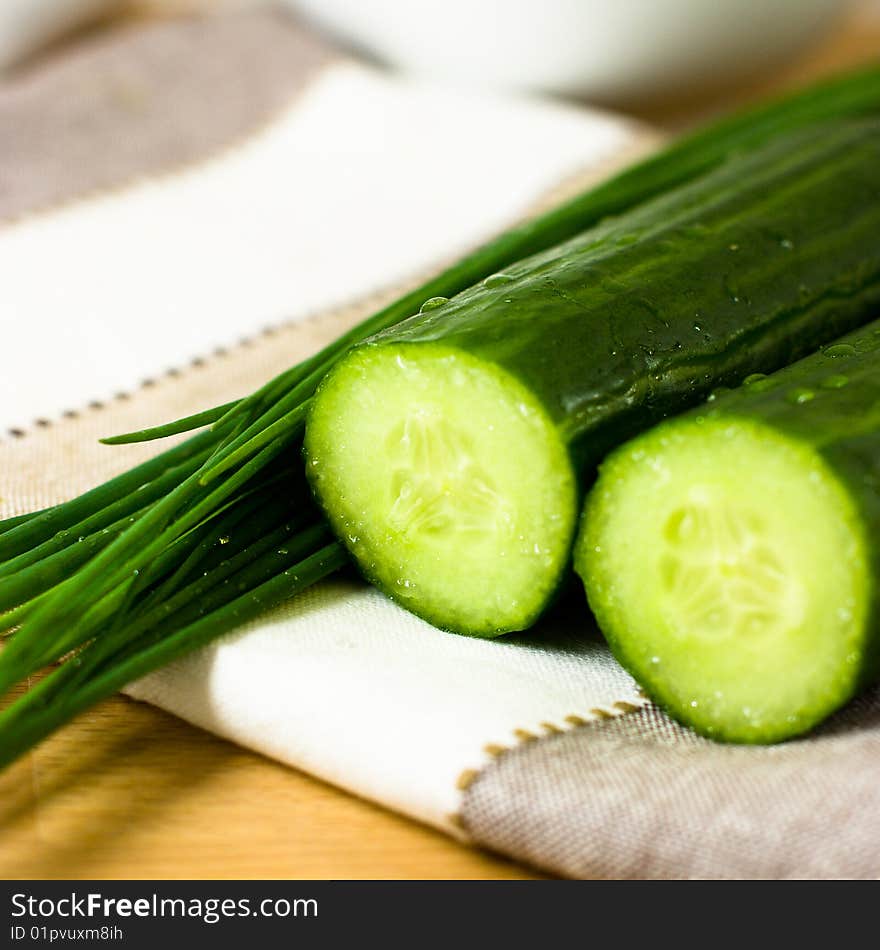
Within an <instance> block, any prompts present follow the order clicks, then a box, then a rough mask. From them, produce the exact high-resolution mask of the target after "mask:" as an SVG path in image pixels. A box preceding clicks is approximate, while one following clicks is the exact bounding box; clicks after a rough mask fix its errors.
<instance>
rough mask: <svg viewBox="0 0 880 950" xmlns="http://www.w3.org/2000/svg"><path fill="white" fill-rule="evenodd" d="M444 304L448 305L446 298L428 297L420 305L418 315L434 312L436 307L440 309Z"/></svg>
mask: <svg viewBox="0 0 880 950" xmlns="http://www.w3.org/2000/svg"><path fill="white" fill-rule="evenodd" d="M445 303H449V298H448V297H430V298H429V299H428V300H426V301H425V302H424V303H423V304H422V307H421V310H419V313H427V312H428V311H429V310H436V309H437V308H438V307H442V306H443V304H445Z"/></svg>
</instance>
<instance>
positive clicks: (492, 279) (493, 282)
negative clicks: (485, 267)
mask: <svg viewBox="0 0 880 950" xmlns="http://www.w3.org/2000/svg"><path fill="white" fill-rule="evenodd" d="M514 280H516V278H515V277H511V276H510V274H490V275H489V276H488V277H487V278H486V279H485V280H484V281H483V286H485V287H501V286H503V285H504V284H511V283H513V281H514Z"/></svg>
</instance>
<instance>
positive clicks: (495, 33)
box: [0, 0, 880, 118]
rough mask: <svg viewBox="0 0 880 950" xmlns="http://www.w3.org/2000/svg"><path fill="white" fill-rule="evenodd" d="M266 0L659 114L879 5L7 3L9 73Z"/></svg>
mask: <svg viewBox="0 0 880 950" xmlns="http://www.w3.org/2000/svg"><path fill="white" fill-rule="evenodd" d="M269 3H275V5H279V4H280V5H283V6H287V7H290V8H294V9H295V10H297V11H298V12H299V13H300V14H301V15H302V16H303V17H305V18H306V19H308V20H309V21H311V22H312V23H313V24H314V25H315V26H317V27H319V28H320V29H321V30H322V31H324V32H325V33H326V34H327V35H328V36H330V37H332V38H333V39H334V40H335V41H336V43H337V44H338V45H341V46H343V47H348V48H349V49H351V50H353V51H356V52H357V53H358V54H359V55H361V56H362V57H367V58H373V59H375V60H376V61H379V62H382V63H385V64H388V65H391V66H394V67H398V68H400V69H401V70H404V71H407V72H411V73H416V74H419V75H425V76H430V77H432V78H438V79H441V80H443V81H445V82H450V83H454V84H458V85H469V86H473V87H479V88H492V89H515V90H520V91H523V90H524V91H530V92H541V93H552V94H556V95H562V96H566V97H570V98H576V99H585V100H589V101H593V102H598V103H602V104H610V105H614V106H617V107H622V108H626V109H628V110H629V111H632V112H636V113H643V114H646V115H649V116H652V117H653V116H655V115H661V116H663V117H664V118H667V117H675V116H676V115H677V114H681V115H689V116H693V115H694V112H695V109H698V108H699V107H701V106H706V105H707V104H711V103H713V102H715V101H725V102H726V101H730V100H731V99H737V98H745V97H747V96H748V95H749V92H750V90H751V89H752V88H754V86H755V84H756V83H762V82H766V80H767V79H768V78H772V79H773V80H781V81H784V80H786V79H788V78H790V77H792V76H793V77H795V78H797V69H798V66H799V64H800V65H802V64H804V63H805V62H807V63H808V64H809V69H810V70H813V71H821V72H824V71H828V69H831V68H833V67H834V66H835V64H836V63H837V62H838V61H839V63H840V64H841V65H850V64H852V63H853V62H854V61H857V60H860V59H864V58H867V57H869V56H870V55H872V54H875V53H877V52H878V47H880V0H714V2H711V3H710V2H706V0H614V2H610V0H418V2H415V3H413V2H409V0H4V2H3V3H2V4H0V69H2V68H5V69H7V70H9V69H14V68H16V67H17V66H18V67H20V66H21V65H22V63H26V62H27V61H28V60H30V59H32V58H33V57H34V56H38V55H40V53H41V52H42V53H45V50H46V49H47V48H49V49H51V48H52V45H53V44H58V43H61V42H70V41H71V40H72V39H75V38H76V37H77V36H78V35H81V31H83V30H91V31H93V30H96V29H101V28H105V27H106V26H107V25H108V24H114V23H117V22H119V21H120V20H122V21H126V20H129V21H130V20H138V19H141V20H143V19H151V18H153V19H154V18H161V17H170V16H176V15H180V14H183V13H193V12H199V13H204V12H207V11H218V10H229V9H241V8H248V7H256V6H259V5H267V4H269Z"/></svg>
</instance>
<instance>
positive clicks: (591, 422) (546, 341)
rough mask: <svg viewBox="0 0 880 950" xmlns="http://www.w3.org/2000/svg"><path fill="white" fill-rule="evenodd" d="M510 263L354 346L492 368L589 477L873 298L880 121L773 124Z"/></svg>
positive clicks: (796, 353)
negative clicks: (731, 153) (760, 138)
mask: <svg viewBox="0 0 880 950" xmlns="http://www.w3.org/2000/svg"><path fill="white" fill-rule="evenodd" d="M505 274H506V275H507V276H508V277H509V278H510V280H509V281H507V282H499V281H498V280H490V281H488V282H486V283H483V284H479V285H477V286H475V287H472V288H470V289H468V290H466V291H464V292H463V293H460V294H459V295H458V296H457V297H454V298H453V299H451V300H450V301H448V302H447V303H446V304H444V305H442V306H440V307H436V308H434V309H431V310H429V311H427V312H425V313H421V314H418V315H416V316H414V317H412V318H410V319H409V320H406V321H404V322H403V323H401V324H399V325H398V326H396V327H394V328H392V329H390V330H387V331H385V332H383V333H381V334H378V335H376V336H374V337H372V338H370V339H369V340H367V341H366V342H365V343H363V344H361V345H362V346H388V345H393V344H398V343H420V342H423V343H443V344H444V345H446V346H450V347H453V348H458V349H461V350H463V351H466V352H468V353H471V354H473V355H475V356H477V357H480V358H483V359H485V360H487V361H490V362H492V363H495V364H497V365H499V366H501V367H503V368H504V369H505V370H507V371H508V372H510V373H511V374H512V375H514V376H515V377H517V378H518V379H520V380H521V381H522V382H523V383H524V384H525V385H526V386H527V387H528V388H529V389H530V390H531V391H532V392H534V393H535V395H536V396H537V397H538V399H539V400H540V401H541V402H542V403H543V405H544V406H545V408H546V410H547V412H548V414H549V415H550V417H551V419H552V420H553V421H554V423H555V424H556V425H557V426H558V428H559V430H560V432H561V433H562V435H563V437H564V439H565V441H566V443H567V444H568V446H569V447H570V451H571V454H572V459H573V462H574V465H575V467H576V469H577V471H578V472H579V473H581V475H582V476H583V477H584V479H585V480H586V479H589V478H590V477H591V475H592V473H593V470H594V468H595V465H596V464H597V463H598V461H599V460H600V459H601V458H602V457H603V456H604V455H605V454H606V453H607V452H608V451H609V450H610V449H611V448H613V447H614V446H616V445H618V444H620V443H621V442H623V441H625V440H626V439H628V438H629V437H631V436H632V435H634V434H636V433H637V432H639V431H641V430H642V429H644V428H646V427H648V426H649V425H651V424H652V423H654V422H655V421H657V420H659V419H661V418H663V417H664V416H666V415H669V414H671V413H676V412H681V411H683V410H685V409H687V408H689V407H691V406H693V405H696V404H697V403H699V402H700V401H702V399H704V398H705V397H706V396H707V395H708V393H709V392H710V391H711V390H712V389H714V388H716V387H718V386H733V385H736V384H738V383H739V382H741V381H742V379H743V378H744V377H745V376H747V375H749V374H752V373H757V372H761V373H768V372H772V371H773V370H775V369H778V368H779V367H780V366H783V365H786V364H788V363H791V362H793V361H794V360H796V359H798V358H799V357H801V356H803V355H804V354H805V353H808V352H811V351H813V350H815V349H816V348H817V347H818V346H820V345H822V344H823V343H826V342H828V341H829V340H833V339H834V338H835V337H838V336H840V335H841V334H843V333H845V332H847V331H849V330H851V329H853V328H854V327H857V326H860V325H862V324H864V323H865V322H866V321H868V320H869V319H870V318H871V317H872V316H873V315H875V314H876V313H877V312H880V122H878V121H876V120H865V121H853V122H844V123H835V124H833V125H829V126H826V127H823V128H822V129H821V131H818V130H811V131H810V132H808V133H806V134H804V133H798V134H793V135H790V136H782V137H779V138H778V139H776V140H774V142H772V143H771V144H770V145H767V146H764V147H763V148H761V149H758V150H755V151H753V152H751V153H750V154H749V155H748V156H742V157H737V158H734V159H731V160H729V161H728V162H726V163H725V164H724V165H723V166H721V167H720V168H718V169H717V170H715V171H714V172H712V173H711V174H709V175H707V176H705V177H704V178H702V179H699V180H698V181H696V182H693V183H691V184H689V185H686V186H684V187H682V188H680V189H677V190H675V191H673V192H671V193H670V194H668V195H665V196H663V197H661V198H658V199H654V200H653V201H651V202H648V203H646V204H645V205H642V206H640V207H638V208H636V209H634V210H632V211H630V212H628V213H627V214H624V215H621V216H620V217H618V218H615V219H612V220H610V221H608V222H606V223H605V224H603V225H600V226H599V227H597V228H595V229H592V230H591V231H588V232H586V233H585V234H583V235H580V236H578V237H577V238H574V239H573V240H571V241H569V242H566V243H564V244H562V245H559V246H558V247H556V248H553V249H551V250H549V251H545V252H543V253H541V254H539V255H535V256H533V257H531V258H528V259H526V260H524V261H521V262H519V263H517V264H515V265H513V266H511V267H509V268H507V269H506V271H505Z"/></svg>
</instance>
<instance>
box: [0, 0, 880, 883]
mask: <svg viewBox="0 0 880 950" xmlns="http://www.w3.org/2000/svg"><path fill="white" fill-rule="evenodd" d="M163 2H165V3H171V2H173V0H163ZM160 6H161V5H160ZM872 56H873V57H880V15H877V16H874V17H867V16H866V15H864V14H863V13H860V12H859V11H856V13H854V14H853V17H852V18H851V19H850V20H849V22H848V23H847V24H846V25H845V26H844V27H843V28H842V29H841V31H840V32H839V33H838V34H837V35H836V36H834V37H832V38H831V39H829V40H828V41H827V42H826V43H825V44H824V45H823V46H822V47H821V48H820V49H818V50H817V51H816V52H815V54H814V55H813V56H812V57H808V58H807V59H806V60H805V61H803V62H801V63H799V64H797V65H796V66H794V67H792V68H791V69H789V70H787V71H786V72H785V73H784V74H781V75H778V76H775V77H772V78H771V79H770V80H767V81H765V82H764V83H763V84H760V85H758V86H755V87H753V88H750V89H748V90H740V91H738V92H737V94H736V95H735V96H732V97H729V99H728V101H727V103H726V104H727V105H729V104H730V102H731V101H733V100H734V99H735V100H736V102H737V103H740V102H743V101H748V100H749V99H753V98H756V97H758V96H759V95H762V94H766V93H767V92H768V91H770V90H775V89H777V88H779V87H781V86H791V85H796V84H800V83H803V82H806V81H808V80H810V79H813V78H815V77H816V76H819V75H822V74H825V73H828V72H830V71H833V70H835V69H840V68H843V67H845V66H847V65H850V64H855V63H857V62H861V61H864V60H866V59H868V58H870V57H872ZM723 105H725V104H724V103H718V102H714V103H711V104H707V103H705V102H701V103H697V102H690V103H683V102H671V103H663V104H660V105H655V106H653V107H651V108H650V109H646V110H639V111H640V113H641V115H642V117H644V118H647V119H649V120H651V121H654V122H656V123H658V124H661V125H664V126H666V127H667V128H678V127H680V126H682V125H684V124H687V123H690V122H693V121H694V120H695V118H697V117H701V116H702V115H704V114H705V113H706V112H707V111H711V110H713V109H716V108H718V107H720V106H723ZM0 876H2V877H4V878H528V877H535V876H538V872H536V871H533V870H530V869H527V868H524V867H520V866H518V865H515V864H513V863H511V862H508V861H505V860H503V859H501V858H499V857H496V856H493V855H489V854H485V853H483V852H480V851H476V850H474V849H472V848H468V847H465V846H463V845H460V844H458V843H457V842H455V841H453V840H451V839H449V838H447V837H445V836H444V835H441V834H439V833H438V832H435V831H433V830H431V829H429V828H425V827H423V826H420V825H418V824H416V823H414V822H411V821H409V820H407V819H405V818H402V817H400V816H398V815H395V814H392V813H391V812H388V811H386V810H384V809H382V808H379V807H378V806H375V805H372V804H370V803H369V802H366V801H363V800H361V799H358V798H354V797H353V796H351V795H348V794H346V793H344V792H341V791H339V790H337V789H335V788H332V787H330V786H328V785H326V784H324V783H322V782H319V781H317V780H315V779H312V778H310V777H309V776H307V775H304V774H302V773H300V772H296V771H294V770H292V769H289V768H286V767H284V766H281V765H277V764H276V763H274V762H271V761H269V760H266V759H263V758H260V757H259V756H257V755H254V754H253V753H250V752H248V751H246V750H244V749H240V748H238V747H236V746H234V745H231V744H230V743H228V742H225V741H223V740H220V739H217V738H215V737H214V736H211V735H209V734H207V733H204V732H201V731H199V730H197V729H194V728H193V727H191V726H188V725H187V724H186V723H183V722H181V721H179V720H177V719H174V718H172V717H171V716H169V715H167V714H165V713H163V712H160V711H158V710H156V709H153V708H151V707H147V706H144V705H141V704H138V703H134V702H131V701H129V700H127V699H123V698H117V699H113V700H110V701H108V702H105V703H103V704H101V706H99V707H98V708H97V709H95V710H92V711H91V712H90V713H88V714H87V715H85V716H83V717H81V718H80V719H79V720H78V721H77V722H75V723H74V724H72V725H71V726H69V727H68V728H66V729H65V730H63V731H62V732H61V733H59V734H58V735H56V736H54V737H53V738H52V739H50V740H49V741H48V742H46V743H44V744H43V745H42V746H41V747H40V748H39V749H37V750H36V751H35V752H33V753H32V754H30V755H29V756H27V757H26V758H24V759H23V760H22V761H20V762H18V763H17V764H16V765H15V766H13V767H12V768H11V769H9V770H8V771H7V772H5V773H3V774H2V775H0Z"/></svg>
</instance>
